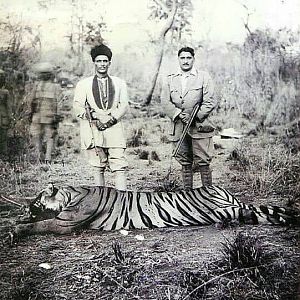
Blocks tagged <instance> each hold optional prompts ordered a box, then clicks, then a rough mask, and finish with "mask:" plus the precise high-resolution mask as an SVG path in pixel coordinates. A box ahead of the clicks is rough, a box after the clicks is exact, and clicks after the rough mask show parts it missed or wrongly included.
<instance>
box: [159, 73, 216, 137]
mask: <svg viewBox="0 0 300 300" xmlns="http://www.w3.org/2000/svg"><path fill="white" fill-rule="evenodd" d="M182 76H183V74H182V73H181V72H178V73H174V74H170V75H168V76H167V78H165V80H164V82H163V86H162V91H161V103H162V106H163V110H164V111H165V112H166V114H167V115H168V116H169V117H170V118H171V120H172V125H171V131H170V140H171V141H178V140H179V138H180V136H181V134H182V131H183V128H184V124H183V123H182V121H181V120H180V119H179V118H178V116H179V114H180V113H181V112H188V113H191V112H192V110H193V107H194V106H195V105H196V104H197V103H198V102H199V101H201V106H200V109H199V111H198V114H197V116H196V118H195V121H194V122H193V123H192V125H191V127H190V130H189V132H188V134H189V135H190V136H191V137H192V138H195V139H197V138H206V137H212V136H213V135H214V132H215V126H214V125H213V123H212V122H211V120H210V118H209V115H210V113H211V112H212V111H213V110H214V108H215V107H216V106H217V101H216V99H215V98H214V97H213V92H214V86H213V82H212V79H211V77H210V75H209V74H208V73H207V72H205V71H199V70H197V69H193V70H192V72H191V74H190V76H189V78H188V80H187V83H186V88H185V90H184V91H183V90H182ZM202 89H203V99H201V98H202Z"/></svg>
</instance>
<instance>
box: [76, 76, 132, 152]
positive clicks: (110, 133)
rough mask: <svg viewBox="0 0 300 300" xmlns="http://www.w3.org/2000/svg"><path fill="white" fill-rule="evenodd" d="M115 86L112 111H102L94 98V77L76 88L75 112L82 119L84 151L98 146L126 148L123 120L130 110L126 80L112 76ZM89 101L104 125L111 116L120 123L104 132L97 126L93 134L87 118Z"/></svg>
mask: <svg viewBox="0 0 300 300" xmlns="http://www.w3.org/2000/svg"><path fill="white" fill-rule="evenodd" d="M110 78H111V79H112V82H113V85H114V91H115V92H114V100H113V104H112V107H111V108H110V109H101V108H99V107H98V106H97V104H96V102H95V99H94V96H93V89H92V87H93V79H94V76H90V77H87V78H85V79H83V80H81V81H79V82H78V83H77V85H76V88H75V95H74V104H73V108H74V112H75V114H76V116H77V117H79V118H80V136H81V147H82V149H88V148H91V147H92V146H94V145H96V146H99V147H104V148H114V147H116V148H126V138H125V134H124V128H123V124H122V121H121V118H122V117H123V116H124V114H125V113H126V111H127V109H128V93H127V86H126V83H125V81H124V80H122V79H120V78H118V77H115V76H110ZM86 100H87V101H88V103H89V105H90V106H91V108H92V110H93V111H95V115H96V116H97V118H98V119H100V121H101V122H102V123H105V122H107V121H108V120H110V119H111V116H113V117H115V118H116V119H117V120H118V123H117V124H115V125H113V126H112V127H110V128H107V129H106V130H104V131H99V130H98V129H97V128H96V127H95V126H92V128H93V134H92V131H91V127H90V124H89V122H88V121H87V119H86V118H85V117H84V116H85V102H86Z"/></svg>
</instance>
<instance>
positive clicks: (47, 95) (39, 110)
mask: <svg viewBox="0 0 300 300" xmlns="http://www.w3.org/2000/svg"><path fill="white" fill-rule="evenodd" d="M59 94H60V86H59V84H57V83H54V82H51V81H42V80H41V81H37V82H35V84H34V87H33V97H32V98H33V99H32V103H31V112H32V122H33V123H41V124H52V123H55V122H56V121H57V103H58V98H59Z"/></svg>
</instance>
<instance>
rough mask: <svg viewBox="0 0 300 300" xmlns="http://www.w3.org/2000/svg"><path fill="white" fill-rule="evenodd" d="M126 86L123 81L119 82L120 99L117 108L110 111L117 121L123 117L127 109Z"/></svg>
mask: <svg viewBox="0 0 300 300" xmlns="http://www.w3.org/2000/svg"><path fill="white" fill-rule="evenodd" d="M128 103H129V99H128V92H127V85H126V82H125V81H124V80H120V98H119V103H118V106H117V107H116V108H115V109H113V110H112V111H111V115H112V116H113V117H114V118H116V119H117V120H118V121H119V120H120V119H121V118H122V117H123V116H124V115H125V113H126V112H127V110H128V107H129V104H128Z"/></svg>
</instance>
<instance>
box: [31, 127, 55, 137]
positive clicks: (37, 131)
mask: <svg viewBox="0 0 300 300" xmlns="http://www.w3.org/2000/svg"><path fill="white" fill-rule="evenodd" d="M30 134H31V135H32V136H34V137H36V136H43V137H44V138H45V139H46V141H47V140H49V139H53V138H54V137H55V135H56V127H55V126H54V125H53V124H43V123H31V125H30Z"/></svg>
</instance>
